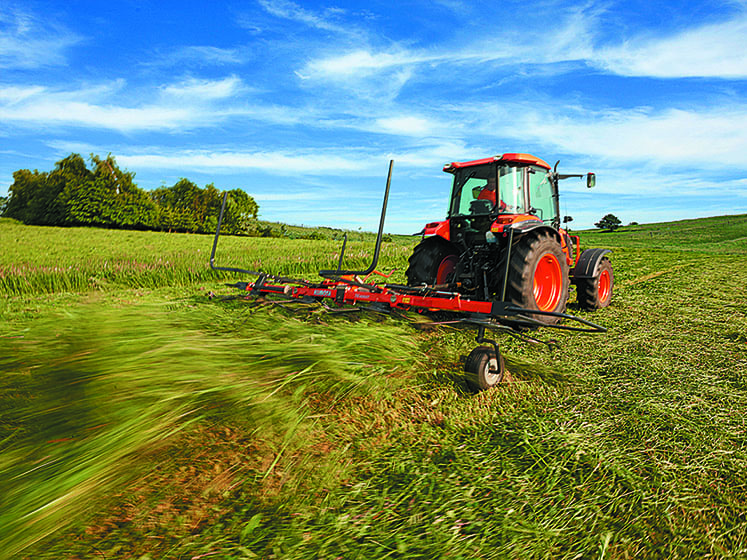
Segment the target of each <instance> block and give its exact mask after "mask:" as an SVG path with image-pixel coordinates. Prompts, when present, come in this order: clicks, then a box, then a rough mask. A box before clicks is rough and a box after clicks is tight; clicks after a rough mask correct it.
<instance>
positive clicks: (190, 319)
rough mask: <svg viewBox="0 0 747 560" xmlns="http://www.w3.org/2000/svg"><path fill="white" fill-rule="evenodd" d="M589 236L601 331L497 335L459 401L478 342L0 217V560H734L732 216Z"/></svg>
mask: <svg viewBox="0 0 747 560" xmlns="http://www.w3.org/2000/svg"><path fill="white" fill-rule="evenodd" d="M581 235H582V243H583V244H584V246H587V247H588V246H601V247H609V248H611V249H613V253H612V262H613V265H614V267H615V280H616V293H615V296H614V300H613V304H612V306H611V307H609V308H607V309H605V310H602V311H600V312H597V313H595V314H593V315H592V314H585V313H582V312H580V311H578V310H577V309H574V307H573V303H571V306H570V312H572V313H576V314H579V315H582V316H584V317H588V318H590V319H593V320H594V321H597V322H599V323H601V324H603V325H605V326H607V327H609V329H610V330H609V332H608V333H607V334H604V335H593V336H592V335H581V336H579V335H573V334H568V333H559V334H558V333H551V334H552V336H553V337H554V338H556V339H557V341H558V343H559V345H558V346H559V347H558V348H557V349H556V350H553V351H550V350H547V349H546V347H544V346H531V345H527V344H525V343H522V342H520V341H516V340H513V339H510V338H506V339H505V340H501V345H502V347H503V348H504V349H505V353H506V358H507V363H508V367H509V370H510V372H511V377H512V379H511V381H510V382H509V383H506V384H504V386H502V387H500V388H499V389H497V390H494V391H490V392H486V393H481V394H477V395H474V394H472V393H470V392H469V391H468V390H467V388H466V386H465V384H464V381H463V379H462V377H461V375H460V371H461V363H460V361H459V357H460V355H463V354H466V353H468V352H469V350H470V349H471V348H472V347H473V346H474V345H475V343H474V341H473V335H471V334H470V333H468V332H462V331H453V330H446V329H442V330H438V331H432V332H422V331H416V330H415V329H413V328H412V327H411V326H409V325H408V324H407V323H406V322H405V321H403V320H401V319H396V318H382V317H379V316H373V315H372V316H361V317H355V318H349V317H333V316H329V315H319V314H318V313H306V314H300V315H299V314H298V313H295V314H291V313H289V312H287V311H286V310H284V309H280V308H268V307H252V306H251V305H250V304H249V302H247V301H244V300H238V299H230V298H221V297H218V298H214V299H212V300H211V299H209V298H208V297H207V295H206V294H207V293H209V292H211V291H212V292H215V293H217V294H230V293H231V291H230V290H229V289H227V288H224V287H222V284H221V283H222V282H223V281H225V280H226V279H227V278H228V277H225V278H220V277H216V276H215V275H214V273H212V272H211V271H209V270H208V268H207V258H208V255H209V251H210V247H211V242H212V239H211V238H209V237H208V236H197V235H182V234H157V233H139V232H124V231H104V230H88V229H85V230H84V229H56V228H35V227H27V226H21V225H18V224H15V223H11V222H8V221H3V220H0V242H1V244H2V246H3V248H4V251H3V252H2V255H1V256H0V293H2V294H4V297H3V299H2V300H0V316H1V317H2V321H1V322H0V369H1V370H2V375H1V376H0V403H1V404H0V442H1V443H0V445H1V446H2V448H1V449H2V453H1V454H0V471H1V473H0V485H1V486H2V487H1V488H0V500H1V502H0V558H70V559H73V558H81V559H82V558H91V559H93V558H152V559H156V558H175V559H176V558H180V559H181V558H346V559H347V558H385V557H392V558H424V559H425V558H465V559H466V558H553V559H555V558H569V559H570V558H744V557H747V513H746V512H747V509H746V508H745V501H746V500H747V483H746V482H745V481H747V416H745V413H744V410H745V405H747V292H746V291H745V286H747V266H746V265H747V216H728V217H721V218H713V219H708V220H698V221H690V222H677V223H671V224H652V225H642V226H633V227H627V228H623V229H622V230H619V231H617V232H614V233H609V234H608V233H597V232H589V233H586V232H584V233H582V234H581ZM415 242H416V240H415V239H411V238H395V239H394V241H393V242H392V243H387V244H385V246H384V253H383V255H382V262H381V266H380V268H381V269H383V270H388V269H390V268H396V269H399V271H398V272H396V273H395V275H396V274H399V275H401V274H402V273H403V271H404V267H405V265H406V259H407V256H408V254H409V252H410V250H411V247H412V245H413V244H414V243H415ZM338 249H339V247H338V246H337V243H335V242H326V241H302V240H287V239H285V240H284V239H241V238H226V239H223V240H222V241H221V246H220V247H219V255H218V261H219V264H223V265H227V266H246V267H252V268H254V267H259V266H261V267H262V268H264V269H266V270H268V271H272V272H276V273H282V274H290V275H295V276H299V275H301V276H306V277H308V278H312V277H313V272H314V271H315V270H316V269H318V268H321V267H334V266H335V265H336V259H337V257H336V253H337V251H338ZM370 252H371V246H370V243H369V244H366V243H365V242H356V243H351V244H349V246H348V251H347V254H348V259H349V260H348V264H350V265H351V266H361V265H364V266H365V265H366V264H368V260H369V259H370V256H369V254H370ZM548 336H549V335H548Z"/></svg>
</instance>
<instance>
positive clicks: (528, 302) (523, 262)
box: [506, 232, 570, 325]
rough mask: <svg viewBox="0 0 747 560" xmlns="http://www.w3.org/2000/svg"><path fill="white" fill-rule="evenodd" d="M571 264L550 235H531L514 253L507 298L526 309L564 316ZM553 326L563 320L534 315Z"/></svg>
mask: <svg viewBox="0 0 747 560" xmlns="http://www.w3.org/2000/svg"><path fill="white" fill-rule="evenodd" d="M569 285H570V280H569V275H568V262H567V261H566V258H565V254H564V253H563V250H562V249H561V247H560V243H559V242H558V241H557V239H556V238H555V237H553V236H552V235H551V234H550V233H548V232H539V233H535V234H528V235H526V236H525V237H524V238H522V239H521V240H520V241H519V243H518V244H517V246H516V247H515V248H514V250H513V253H512V254H511V262H510V263H509V271H508V289H507V293H506V299H507V300H508V301H509V302H511V303H513V304H514V305H517V306H519V307H523V308H525V309H533V310H539V311H553V312H555V313H562V312H563V311H565V306H566V303H567V302H568V288H569ZM531 317H532V318H533V319H537V320H539V321H542V322H543V323H545V324H547V325H554V324H557V323H558V322H559V321H560V317H552V316H547V315H532V316H531Z"/></svg>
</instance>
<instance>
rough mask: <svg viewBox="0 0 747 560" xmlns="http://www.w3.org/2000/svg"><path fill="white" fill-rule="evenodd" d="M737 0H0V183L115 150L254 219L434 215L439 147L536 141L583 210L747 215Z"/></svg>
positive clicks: (466, 151) (157, 179) (467, 151)
mask: <svg viewBox="0 0 747 560" xmlns="http://www.w3.org/2000/svg"><path fill="white" fill-rule="evenodd" d="M745 43H747V1H745V0H737V1H733V2H710V1H705V2H697V3H691V2H681V1H666V0H665V1H663V2H656V3H652V2H650V1H649V0H647V1H641V2H638V1H628V0H625V1H609V2H593V1H590V2H582V3H570V2H566V1H562V2H561V1H555V0H547V1H538V2H527V1H521V2H518V1H516V2H514V1H508V2H495V1H494V2H485V3H481V2H461V1H459V0H429V1H418V0H412V1H411V0H401V1H399V2H378V1H375V0H374V1H369V2H361V3H353V2H342V3H336V2H332V1H330V2H303V3H301V2H294V1H291V0H256V1H252V0H249V1H245V2H205V3H197V2H170V1H159V2H150V1H138V0H130V1H120V2H108V3H102V2H82V1H75V0H70V1H67V2H64V3H60V2H35V1H33V0H31V1H29V0H26V1H23V2H14V1H13V0H10V1H8V0H4V1H3V2H2V4H0V195H5V194H7V191H8V187H9V186H10V184H11V183H12V181H13V177H12V174H13V171H15V170H17V169H23V168H28V169H39V170H41V171H48V170H51V169H52V168H53V166H54V163H55V162H56V161H57V160H59V159H61V158H63V157H65V156H66V155H68V154H70V153H71V152H77V153H80V154H82V155H84V156H85V157H87V156H88V154H90V153H96V154H98V155H102V156H105V155H106V154H108V153H111V154H113V155H114V156H115V157H116V158H117V161H118V163H119V165H120V166H121V167H122V168H125V169H128V170H129V171H133V172H135V173H136V182H137V183H138V185H139V186H140V187H142V188H144V189H152V188H156V187H159V186H161V185H169V186H170V185H172V184H174V183H175V182H176V181H177V180H178V179H179V178H180V177H187V178H189V179H191V180H192V181H194V182H196V183H197V184H199V185H200V186H204V185H205V184H207V183H211V182H212V183H214V184H215V185H216V187H218V188H219V189H232V188H236V187H239V188H243V189H244V190H246V191H247V192H248V193H249V194H251V195H252V196H253V197H254V198H255V199H256V200H257V202H258V203H259V205H260V217H261V218H264V219H268V220H275V221H284V222H287V223H292V224H307V225H330V226H336V227H346V228H353V229H357V228H358V227H362V228H363V229H367V230H375V229H376V227H377V225H378V214H379V211H380V207H381V199H382V195H383V188H384V185H385V180H386V171H387V166H388V162H389V159H394V160H395V164H394V175H393V179H392V193H391V200H390V209H389V213H388V216H387V227H386V229H387V230H388V231H391V232H397V233H414V232H416V231H418V230H420V229H421V228H422V226H423V224H424V223H426V222H429V221H433V220H436V219H442V218H444V216H445V214H446V207H447V197H448V195H449V190H450V181H449V180H450V176H449V175H447V174H445V173H443V172H442V171H441V168H442V166H443V164H444V163H447V162H450V161H460V160H469V159H478V158H482V157H487V156H491V155H494V154H500V153H504V152H528V153H531V154H534V155H536V156H538V157H541V158H543V159H545V160H546V161H548V162H549V163H550V164H554V163H555V161H557V160H560V166H559V170H561V172H566V173H575V172H578V173H584V172H587V171H595V172H596V173H597V187H596V188H595V189H592V190H591V191H587V190H586V189H585V187H584V186H583V183H582V182H581V181H580V180H573V179H569V180H567V181H565V182H563V183H561V186H562V189H563V190H562V193H561V210H562V212H563V213H564V214H570V215H571V216H573V217H574V223H573V224H572V225H573V226H575V227H584V226H586V227H589V226H592V224H593V222H595V221H598V220H599V219H600V218H601V217H602V216H603V215H604V214H606V213H608V212H612V213H614V214H615V215H617V216H618V217H619V218H620V219H621V220H622V221H623V223H628V222H630V221H638V222H654V221H665V220H672V219H685V218H692V217H702V216H712V215H721V214H734V213H744V212H747V95H746V93H747V79H746V78H747V46H746V45H745Z"/></svg>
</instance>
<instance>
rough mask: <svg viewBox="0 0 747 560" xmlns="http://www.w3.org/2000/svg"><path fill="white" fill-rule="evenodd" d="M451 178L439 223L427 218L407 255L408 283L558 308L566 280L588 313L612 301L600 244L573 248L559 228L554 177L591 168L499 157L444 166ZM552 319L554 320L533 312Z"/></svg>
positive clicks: (590, 182)
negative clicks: (565, 168)
mask: <svg viewBox="0 0 747 560" xmlns="http://www.w3.org/2000/svg"><path fill="white" fill-rule="evenodd" d="M444 171H445V172H446V173H451V174H452V175H453V176H454V183H453V187H452V191H451V202H450V204H449V210H448V215H447V218H446V220H444V221H442V222H432V223H429V224H428V225H426V226H425V229H424V230H423V240H422V242H421V243H419V244H418V245H417V246H416V247H415V250H414V252H413V254H412V256H411V257H410V266H409V267H408V269H407V273H406V274H407V283H408V285H409V286H412V287H417V286H430V287H433V288H434V289H438V290H444V291H450V292H458V293H461V294H464V295H467V296H469V297H470V299H474V300H483V301H502V302H507V303H511V304H514V305H516V306H518V307H521V308H525V309H532V310H538V311H540V312H553V313H562V312H563V311H564V310H565V308H566V302H567V301H568V295H569V291H570V284H574V285H575V286H576V292H577V298H578V303H579V306H580V307H581V308H583V309H587V310H593V309H599V308H602V307H606V306H607V305H609V303H610V300H611V299H612V288H613V284H614V276H613V274H612V265H611V264H610V262H609V259H608V258H607V256H606V254H607V253H609V250H607V249H586V250H585V251H583V252H580V251H579V238H578V236H575V235H569V234H568V232H566V231H565V230H564V229H563V228H561V227H560V206H559V204H558V198H559V197H558V182H559V181H560V180H561V179H567V178H569V177H579V178H584V177H585V178H586V185H587V187H589V188H591V187H593V186H594V184H595V176H594V174H593V173H587V174H585V175H561V174H558V172H557V164H555V169H553V168H551V167H550V166H549V165H548V164H547V163H545V162H544V161H543V160H541V159H539V158H537V157H534V156H532V155H529V154H503V155H498V156H494V157H489V158H485V159H479V160H475V161H466V162H453V163H449V164H447V165H445V166H444ZM537 317H538V319H539V320H541V321H543V322H544V323H547V324H553V323H556V322H558V321H559V320H560V317H558V316H556V315H552V314H547V315H542V314H538V316H537Z"/></svg>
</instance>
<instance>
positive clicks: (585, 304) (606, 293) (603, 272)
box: [576, 257, 615, 311]
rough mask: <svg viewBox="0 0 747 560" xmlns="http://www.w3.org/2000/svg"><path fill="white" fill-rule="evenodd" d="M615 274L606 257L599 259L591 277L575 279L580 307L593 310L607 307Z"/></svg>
mask: <svg viewBox="0 0 747 560" xmlns="http://www.w3.org/2000/svg"><path fill="white" fill-rule="evenodd" d="M614 285H615V276H614V274H612V264H610V260H609V259H608V258H607V257H604V258H602V260H601V261H599V266H598V267H597V270H596V273H595V275H594V276H593V277H591V278H579V279H577V280H576V295H577V296H578V304H579V306H580V307H581V308H582V309H586V310H587V311H594V310H595V309H602V308H603V307H607V306H608V305H609V304H610V302H611V301H612V288H613V287H614Z"/></svg>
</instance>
